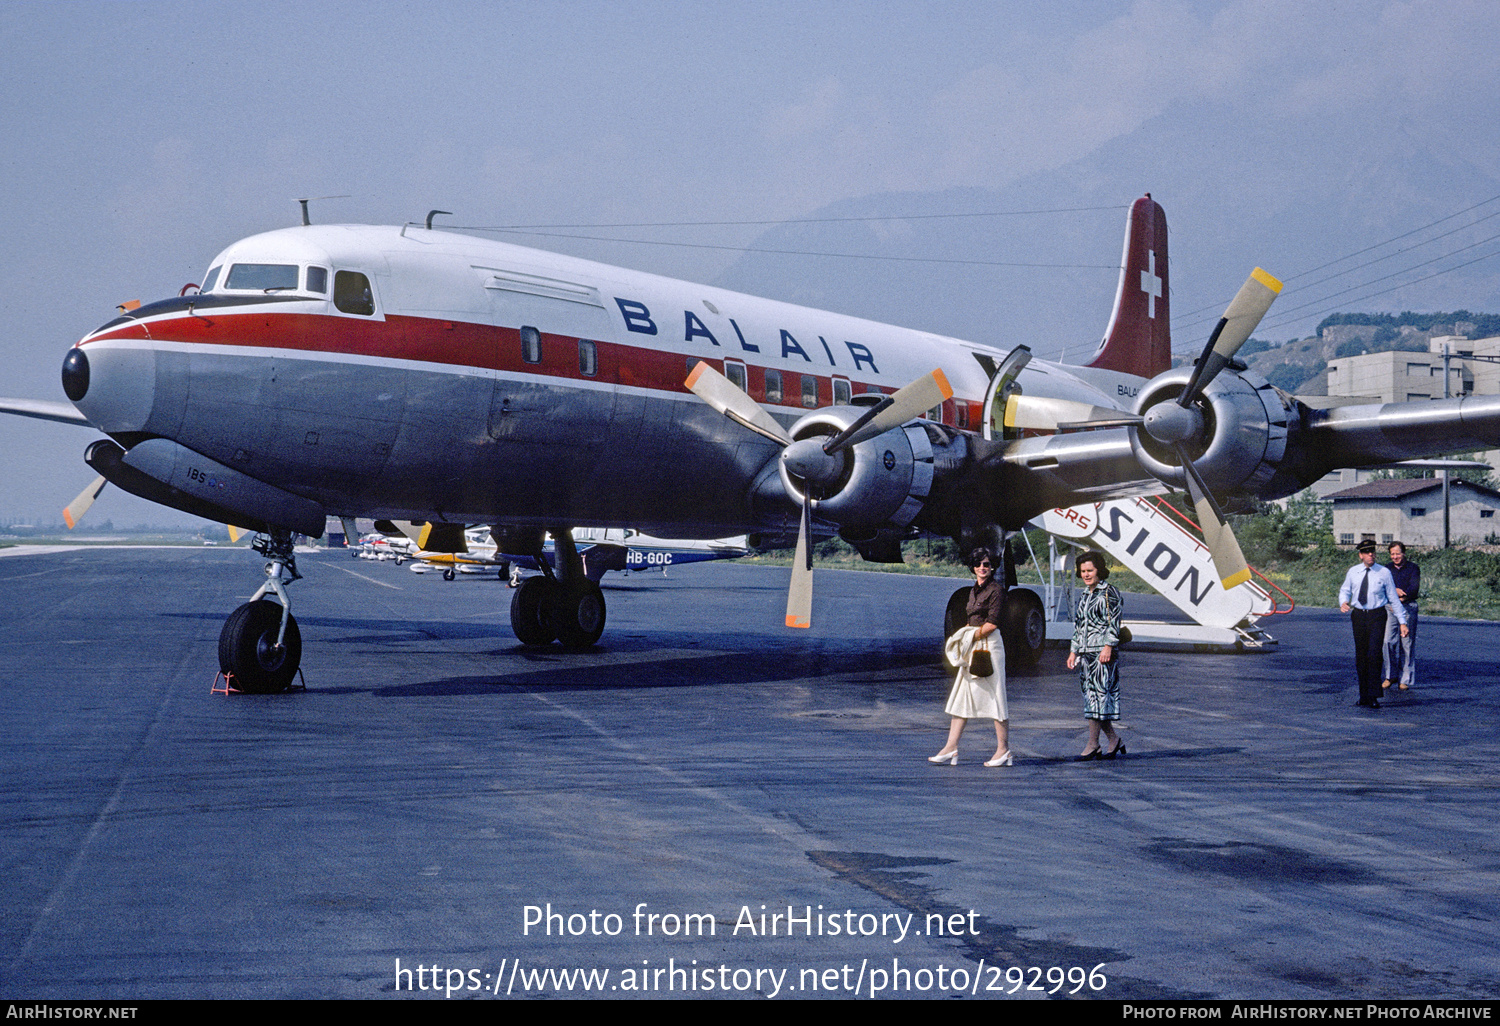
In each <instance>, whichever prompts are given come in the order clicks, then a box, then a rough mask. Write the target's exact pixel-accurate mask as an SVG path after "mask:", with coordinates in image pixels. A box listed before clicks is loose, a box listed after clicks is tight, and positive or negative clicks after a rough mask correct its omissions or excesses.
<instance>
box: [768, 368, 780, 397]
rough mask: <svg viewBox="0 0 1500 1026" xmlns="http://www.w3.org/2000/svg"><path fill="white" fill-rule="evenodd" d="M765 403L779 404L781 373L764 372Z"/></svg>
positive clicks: (776, 371) (774, 371) (775, 371)
mask: <svg viewBox="0 0 1500 1026" xmlns="http://www.w3.org/2000/svg"><path fill="white" fill-rule="evenodd" d="M766 402H768V403H779V402H781V371H779V370H768V371H766Z"/></svg>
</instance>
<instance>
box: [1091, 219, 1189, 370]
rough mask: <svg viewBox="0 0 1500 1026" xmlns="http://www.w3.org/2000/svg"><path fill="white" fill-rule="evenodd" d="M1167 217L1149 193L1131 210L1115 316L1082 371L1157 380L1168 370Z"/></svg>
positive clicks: (1170, 326) (1170, 359)
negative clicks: (1098, 371) (1100, 371)
mask: <svg viewBox="0 0 1500 1026" xmlns="http://www.w3.org/2000/svg"><path fill="white" fill-rule="evenodd" d="M1169 283H1170V279H1169V278H1168V277H1167V213H1166V211H1164V210H1162V208H1161V204H1160V203H1158V202H1156V201H1155V200H1154V199H1152V198H1151V194H1150V193H1149V192H1148V193H1146V195H1144V196H1142V197H1141V198H1140V199H1138V200H1136V201H1135V202H1134V203H1132V204H1131V206H1130V216H1129V217H1128V218H1126V220H1125V255H1124V257H1123V258H1122V259H1121V269H1120V288H1119V290H1118V291H1117V292H1116V293H1115V310H1114V313H1112V314H1111V315H1110V318H1109V327H1108V328H1107V329H1106V330H1105V332H1104V340H1103V341H1102V342H1100V343H1099V351H1098V352H1097V353H1095V354H1094V358H1093V359H1092V360H1091V361H1089V363H1087V364H1086V365H1085V366H1088V367H1099V368H1101V369H1104V370H1113V371H1120V372H1121V373H1123V374H1134V375H1136V376H1137V377H1141V378H1150V377H1155V376H1156V375H1158V374H1160V373H1161V372H1162V371H1164V370H1166V369H1167V368H1169V367H1171V366H1172V321H1171V316H1170V313H1171V306H1170V298H1169V297H1170V296H1171V294H1172V292H1171V288H1170V287H1169Z"/></svg>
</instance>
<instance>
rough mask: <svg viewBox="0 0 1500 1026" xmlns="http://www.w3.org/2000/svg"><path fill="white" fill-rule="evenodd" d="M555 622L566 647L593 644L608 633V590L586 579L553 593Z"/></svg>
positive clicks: (562, 587) (558, 636) (559, 636)
mask: <svg viewBox="0 0 1500 1026" xmlns="http://www.w3.org/2000/svg"><path fill="white" fill-rule="evenodd" d="M552 601H553V605H552V624H553V626H554V627H556V628H557V640H558V641H561V642H562V646H563V648H592V647H593V646H594V645H595V644H596V643H597V642H598V640H599V636H600V635H601V634H603V633H604V592H603V591H601V590H600V588H599V585H597V584H595V583H594V582H593V581H590V580H588V579H584V580H581V581H574V582H573V583H572V584H570V585H565V586H559V587H558V588H557V589H556V591H555V592H554V594H553V600H552Z"/></svg>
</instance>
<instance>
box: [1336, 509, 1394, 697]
mask: <svg viewBox="0 0 1500 1026" xmlns="http://www.w3.org/2000/svg"><path fill="white" fill-rule="evenodd" d="M1387 606H1389V607H1390V608H1391V609H1392V610H1394V611H1395V613H1396V619H1398V620H1400V621H1401V636H1402V637H1403V638H1404V637H1406V635H1407V626H1406V610H1405V609H1404V608H1402V606H1401V600H1400V598H1399V597H1398V596H1397V595H1396V582H1395V579H1394V578H1392V577H1391V572H1390V571H1389V570H1387V569H1386V568H1385V567H1383V566H1376V565H1375V542H1374V541H1373V540H1372V539H1366V540H1365V541H1362V542H1360V543H1359V562H1358V563H1356V564H1355V565H1354V566H1352V567H1350V568H1349V572H1348V573H1347V574H1346V575H1345V576H1344V584H1343V586H1342V587H1341V588H1339V610H1340V611H1341V612H1345V613H1348V614H1349V620H1350V623H1351V624H1352V625H1353V627H1354V667H1355V670H1356V672H1357V673H1358V674H1359V704H1360V705H1362V706H1364V707H1365V708H1366V709H1379V708H1380V701H1379V699H1380V675H1381V671H1382V670H1383V669H1384V665H1383V664H1384V648H1385V644H1384V643H1385V616H1386V607H1387Z"/></svg>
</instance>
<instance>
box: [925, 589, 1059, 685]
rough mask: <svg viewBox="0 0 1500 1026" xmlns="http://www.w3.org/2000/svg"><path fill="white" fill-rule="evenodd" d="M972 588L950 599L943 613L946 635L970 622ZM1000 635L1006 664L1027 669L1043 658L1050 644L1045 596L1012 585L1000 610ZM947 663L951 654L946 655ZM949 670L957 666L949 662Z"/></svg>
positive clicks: (960, 590) (1009, 667)
mask: <svg viewBox="0 0 1500 1026" xmlns="http://www.w3.org/2000/svg"><path fill="white" fill-rule="evenodd" d="M969 591H970V589H969V588H959V589H958V590H957V591H955V592H954V593H953V595H952V597H951V598H949V599H948V608H947V610H946V611H945V613H944V615H943V637H944V638H947V637H949V636H950V635H952V634H953V632H954V631H956V630H958V629H959V628H960V627H962V626H964V624H966V623H967V622H968V619H969V616H968V605H969ZM1000 621H1001V622H1000V639H1001V640H1002V641H1004V642H1005V668H1006V669H1007V670H1027V669H1030V668H1031V667H1033V666H1035V665H1036V664H1037V663H1038V662H1040V661H1041V658H1042V651H1043V650H1044V649H1045V648H1046V647H1047V613H1046V611H1045V610H1044V609H1043V608H1042V600H1041V599H1040V598H1038V597H1037V594H1036V592H1034V591H1032V590H1030V589H1029V588H1011V589H1010V590H1009V591H1007V592H1006V593H1005V605H1004V606H1003V607H1002V608H1001V610H1000ZM943 663H944V664H945V665H947V664H948V657H947V656H946V655H945V656H944V657H943ZM948 669H949V671H950V672H956V671H957V670H958V667H956V666H951V665H949V666H948Z"/></svg>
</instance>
